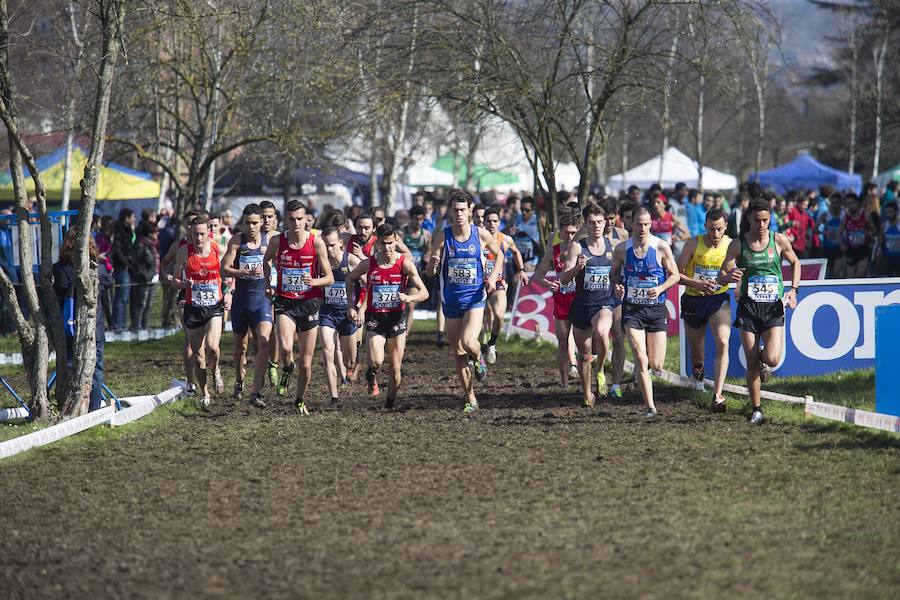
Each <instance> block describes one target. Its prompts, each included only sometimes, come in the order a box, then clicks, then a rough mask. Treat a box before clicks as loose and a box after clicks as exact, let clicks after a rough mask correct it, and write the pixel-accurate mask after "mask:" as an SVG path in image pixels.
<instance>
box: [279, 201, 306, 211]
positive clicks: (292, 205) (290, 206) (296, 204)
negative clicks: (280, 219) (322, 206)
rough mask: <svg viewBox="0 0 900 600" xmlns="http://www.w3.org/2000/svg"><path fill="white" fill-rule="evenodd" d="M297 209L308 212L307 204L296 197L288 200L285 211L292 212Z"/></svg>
mask: <svg viewBox="0 0 900 600" xmlns="http://www.w3.org/2000/svg"><path fill="white" fill-rule="evenodd" d="M295 210H303V212H306V205H305V204H303V203H302V202H300V201H299V200H297V199H296V198H293V199H291V200H288V203H287V205H286V206H285V207H284V212H287V213H292V212H294V211H295Z"/></svg>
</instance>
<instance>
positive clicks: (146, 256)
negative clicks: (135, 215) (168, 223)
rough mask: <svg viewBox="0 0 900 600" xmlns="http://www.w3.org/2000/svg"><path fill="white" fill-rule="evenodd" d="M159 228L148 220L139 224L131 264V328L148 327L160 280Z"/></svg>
mask: <svg viewBox="0 0 900 600" xmlns="http://www.w3.org/2000/svg"><path fill="white" fill-rule="evenodd" d="M158 237H159V229H157V228H156V224H154V223H150V222H147V221H143V222H141V224H140V225H139V226H138V232H137V238H138V239H137V244H135V246H134V257H133V260H132V265H131V278H132V282H133V284H134V286H133V287H132V288H131V328H132V329H136V330H137V329H147V328H148V325H149V324H148V317H149V316H150V304H151V302H152V301H153V289H154V287H155V284H156V281H157V280H158V276H157V274H158V273H159V250H158V249H157V240H158Z"/></svg>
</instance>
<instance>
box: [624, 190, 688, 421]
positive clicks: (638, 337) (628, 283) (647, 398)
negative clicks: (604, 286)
mask: <svg viewBox="0 0 900 600" xmlns="http://www.w3.org/2000/svg"><path fill="white" fill-rule="evenodd" d="M650 221H651V219H650V211H649V210H647V208H646V207H644V206H639V207H637V208H635V209H634V211H633V212H632V225H633V229H632V232H631V237H630V238H629V239H628V241H627V242H625V243H624V244H619V245H618V246H616V249H615V250H614V251H613V261H612V279H613V283H614V284H615V286H616V293H617V295H619V294H621V295H623V296H624V297H623V302H622V327H624V328H625V335H626V336H627V337H628V342H629V344H630V345H631V352H632V354H633V355H634V362H635V365H634V369H635V375H634V378H635V380H637V384H638V387H639V388H640V390H641V396H643V399H644V407H645V411H644V416H645V417H648V418H649V417H655V416H656V404H655V403H654V402H653V383H652V382H651V381H650V369H652V370H654V371H659V370H662V368H663V363H664V362H665V359H666V318H667V316H668V313H667V310H666V290H668V289H669V288H670V287H672V286H673V285H676V284H677V283H678V281H679V279H680V277H681V276H680V274H679V272H678V265H677V264H676V263H675V258H674V257H673V256H672V248H671V247H670V246H669V244H667V243H665V242H664V241H662V240H661V239H659V238H658V237H656V236H654V235H651V234H650Z"/></svg>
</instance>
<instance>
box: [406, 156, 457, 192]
mask: <svg viewBox="0 0 900 600" xmlns="http://www.w3.org/2000/svg"><path fill="white" fill-rule="evenodd" d="M400 180H401V182H402V183H403V184H404V185H407V186H410V187H438V186H441V187H453V174H452V173H447V172H445V171H441V170H440V169H435V168H434V167H432V166H431V165H429V164H427V163H425V162H417V163H416V164H414V165H413V166H411V167H410V168H408V169H407V170H406V171H404V172H403V174H402V175H401V176H400Z"/></svg>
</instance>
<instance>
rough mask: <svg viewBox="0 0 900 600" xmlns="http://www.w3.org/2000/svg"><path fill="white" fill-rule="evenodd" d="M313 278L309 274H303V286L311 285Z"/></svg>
mask: <svg viewBox="0 0 900 600" xmlns="http://www.w3.org/2000/svg"><path fill="white" fill-rule="evenodd" d="M312 282H313V278H312V274H311V273H304V274H303V285H312Z"/></svg>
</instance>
